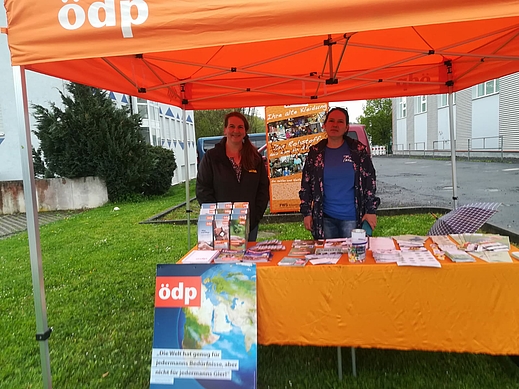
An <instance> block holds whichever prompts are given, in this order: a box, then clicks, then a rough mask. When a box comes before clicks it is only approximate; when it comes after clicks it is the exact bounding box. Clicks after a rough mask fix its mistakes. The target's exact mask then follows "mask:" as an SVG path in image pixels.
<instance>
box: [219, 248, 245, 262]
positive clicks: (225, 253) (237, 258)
mask: <svg viewBox="0 0 519 389" xmlns="http://www.w3.org/2000/svg"><path fill="white" fill-rule="evenodd" d="M244 253H245V251H243V250H222V251H220V254H219V255H218V256H217V257H216V258H215V259H214V263H238V262H241V260H242V258H243V255H244Z"/></svg>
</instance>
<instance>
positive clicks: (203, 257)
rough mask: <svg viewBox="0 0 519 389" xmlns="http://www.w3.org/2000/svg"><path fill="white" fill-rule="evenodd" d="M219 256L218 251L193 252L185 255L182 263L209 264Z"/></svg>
mask: <svg viewBox="0 0 519 389" xmlns="http://www.w3.org/2000/svg"><path fill="white" fill-rule="evenodd" d="M218 254H220V250H193V251H191V252H190V253H189V254H187V255H186V256H185V257H184V259H183V260H182V263H211V262H212V261H213V259H214V258H215V257H216V256H218Z"/></svg>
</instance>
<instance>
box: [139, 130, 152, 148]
mask: <svg viewBox="0 0 519 389" xmlns="http://www.w3.org/2000/svg"><path fill="white" fill-rule="evenodd" d="M141 135H142V137H143V138H144V141H145V142H146V143H147V144H150V143H151V142H150V129H149V127H141Z"/></svg>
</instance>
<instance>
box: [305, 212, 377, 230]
mask: <svg viewBox="0 0 519 389" xmlns="http://www.w3.org/2000/svg"><path fill="white" fill-rule="evenodd" d="M364 220H366V221H367V222H368V224H369V225H370V226H371V228H372V229H373V230H374V229H375V227H376V226H377V215H375V214H374V213H366V214H365V215H364V216H363V217H362V221H364ZM305 227H306V224H305Z"/></svg>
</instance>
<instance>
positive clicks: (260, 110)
mask: <svg viewBox="0 0 519 389" xmlns="http://www.w3.org/2000/svg"><path fill="white" fill-rule="evenodd" d="M365 103H366V100H355V101H335V102H330V103H329V106H330V108H333V107H343V108H346V109H348V112H349V114H350V123H356V122H357V118H358V117H359V116H360V115H362V114H363V113H364V110H363V109H362V104H365ZM256 111H257V114H258V116H261V117H263V118H264V117H265V107H256Z"/></svg>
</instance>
